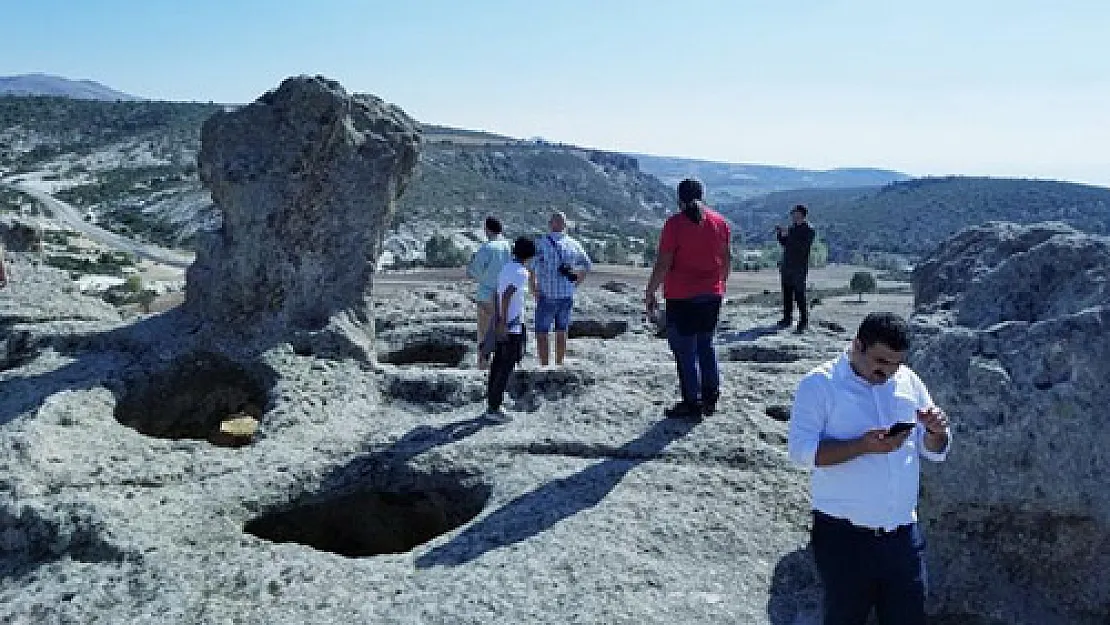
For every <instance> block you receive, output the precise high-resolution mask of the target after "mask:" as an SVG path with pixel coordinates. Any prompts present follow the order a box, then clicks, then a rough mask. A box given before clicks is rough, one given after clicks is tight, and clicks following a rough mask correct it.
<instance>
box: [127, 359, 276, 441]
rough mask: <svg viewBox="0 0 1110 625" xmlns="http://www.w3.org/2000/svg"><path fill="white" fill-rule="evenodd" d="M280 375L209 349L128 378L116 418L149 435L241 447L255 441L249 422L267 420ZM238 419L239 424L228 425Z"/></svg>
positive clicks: (235, 422)
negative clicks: (266, 411)
mask: <svg viewBox="0 0 1110 625" xmlns="http://www.w3.org/2000/svg"><path fill="white" fill-rule="evenodd" d="M275 379H276V374H275V373H274V372H273V371H272V370H271V369H269V368H268V367H265V366H261V365H254V366H252V367H251V368H249V369H248V368H247V367H245V366H243V365H240V364H237V363H235V362H232V361H231V360H229V359H227V358H225V357H223V356H220V355H217V354H209V353H198V354H192V355H189V356H186V357H183V358H180V359H178V360H177V361H176V362H175V363H174V364H173V365H171V366H170V367H168V368H167V369H166V370H164V371H162V372H159V373H156V374H154V375H150V376H144V377H136V378H133V379H131V380H127V381H125V382H124V388H123V391H122V393H119V394H118V395H119V396H120V399H119V401H118V403H117V404H116V420H117V421H119V422H120V423H121V424H123V425H126V426H127V427H130V428H134V429H136V430H138V431H139V432H142V433H143V434H146V435H147V436H154V437H156V438H169V439H182V438H189V439H198V440H207V441H209V442H211V443H213V444H215V445H220V446H225V447H237V446H239V445H242V444H246V443H249V442H250V439H251V437H252V436H253V431H252V428H250V427H245V429H246V430H248V431H250V434H249V435H246V434H243V429H244V424H247V425H248V426H249V424H250V423H251V420H253V421H254V424H255V425H257V422H258V421H260V420H261V418H262V411H263V408H264V407H265V406H266V398H267V394H268V391H269V389H270V388H271V387H272V386H273V384H274V380H275ZM229 423H234V424H235V425H236V426H238V427H231V428H228V427H224V426H227V425H228V424H229Z"/></svg>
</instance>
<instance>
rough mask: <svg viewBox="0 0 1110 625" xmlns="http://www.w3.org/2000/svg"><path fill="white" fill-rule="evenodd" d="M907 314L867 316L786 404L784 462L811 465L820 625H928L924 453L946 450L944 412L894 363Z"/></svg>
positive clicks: (932, 456) (935, 455) (935, 457)
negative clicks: (821, 594)
mask: <svg viewBox="0 0 1110 625" xmlns="http://www.w3.org/2000/svg"><path fill="white" fill-rule="evenodd" d="M909 346H910V332H909V327H908V326H907V324H906V322H905V320H903V319H902V318H901V317H899V316H898V315H895V314H894V313H871V314H869V315H867V317H865V318H864V320H863V322H862V323H861V324H860V326H859V329H858V330H857V331H856V338H855V339H853V340H852V343H851V346H850V347H849V349H848V350H847V351H846V352H845V353H844V354H842V355H841V356H840V357H838V358H836V359H834V360H831V361H829V362H826V363H825V364H824V365H821V366H819V367H817V368H816V369H814V370H813V371H811V372H810V373H809V374H807V375H806V376H805V377H804V378H802V381H801V382H800V383H799V384H798V390H797V392H796V393H795V395H794V405H793V407H792V409H791V412H790V431H789V434H788V438H787V451H788V453H789V455H790V459H791V460H793V461H794V462H796V463H797V464H800V465H802V466H803V467H807V468H810V469H812V470H813V476H812V480H811V496H812V499H813V502H812V508H813V527H812V530H811V534H810V545H811V546H812V548H813V558H814V561H815V562H816V564H817V571H818V574H819V575H820V577H821V581H822V583H823V585H824V587H825V600H824V606H825V620H824V622H825V625H864V623H865V622H867V619H868V615H869V614H870V613H871V611H872V609H875V610H876V611H877V613H878V614H877V616H878V621H879V623H880V625H922V624H924V623H925V589H926V578H925V539H924V537H923V535H922V533H921V529H920V528H919V527H918V524H917V496H918V492H919V485H918V482H919V480H920V472H921V461H922V459H924V460H928V461H931V462H940V461H942V460H944V458H945V457H946V456H947V454H948V449H949V447H950V443H951V434H950V431H949V426H948V417H947V416H946V415H945V414H944V411H942V410H940V409H939V408H937V407H936V406H935V405H934V404H933V400H932V397H931V396H930V395H929V391H928V389H926V388H925V384H924V383H923V382H922V381H921V379H920V378H918V377H917V374H916V373H914V372H913V370H911V369H910V368H909V367H906V366H904V365H903V364H902V362H903V360H904V359H905V357H906V352H907V351H908V350H909Z"/></svg>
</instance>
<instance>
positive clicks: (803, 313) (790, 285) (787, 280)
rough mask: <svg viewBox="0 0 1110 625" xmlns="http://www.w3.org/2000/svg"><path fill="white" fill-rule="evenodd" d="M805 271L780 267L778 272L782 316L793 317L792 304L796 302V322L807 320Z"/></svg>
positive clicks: (805, 321)
mask: <svg viewBox="0 0 1110 625" xmlns="http://www.w3.org/2000/svg"><path fill="white" fill-rule="evenodd" d="M806 273H807V270H806V269H805V268H803V269H786V268H784V269H782V270H781V271H780V273H779V275H780V277H781V278H782V318H783V319H786V320H787V321H790V320H791V319H793V318H794V314H793V305H794V304H795V303H797V304H798V322H799V323H802V324H805V323H808V322H809V308H808V307H807V305H806V303H807V302H806Z"/></svg>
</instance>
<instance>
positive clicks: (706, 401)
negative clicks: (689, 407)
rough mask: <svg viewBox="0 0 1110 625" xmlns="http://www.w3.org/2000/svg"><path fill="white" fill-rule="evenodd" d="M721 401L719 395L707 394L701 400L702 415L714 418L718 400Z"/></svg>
mask: <svg viewBox="0 0 1110 625" xmlns="http://www.w3.org/2000/svg"><path fill="white" fill-rule="evenodd" d="M718 399H720V395H719V394H718V393H705V394H703V396H702V399H701V413H702V414H703V415H705V416H707V417H712V416H713V413H714V412H716V411H717V400H718Z"/></svg>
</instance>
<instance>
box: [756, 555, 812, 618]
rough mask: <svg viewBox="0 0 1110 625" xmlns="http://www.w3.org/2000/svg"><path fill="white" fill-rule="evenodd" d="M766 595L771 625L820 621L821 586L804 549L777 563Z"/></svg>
mask: <svg viewBox="0 0 1110 625" xmlns="http://www.w3.org/2000/svg"><path fill="white" fill-rule="evenodd" d="M768 595H769V596H768V598H767V618H768V619H769V620H770V621H771V623H772V625H818V624H819V623H820V622H821V586H820V583H819V582H818V579H817V568H816V565H815V564H814V563H813V553H812V552H811V551H810V550H809V548H808V547H805V548H802V549H798V550H796V551H792V552H790V553H788V554H786V555H785V556H783V557H782V559H781V560H779V561H778V564H776V565H775V572H774V573H773V575H772V577H771V590H770V592H769V593H768Z"/></svg>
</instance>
